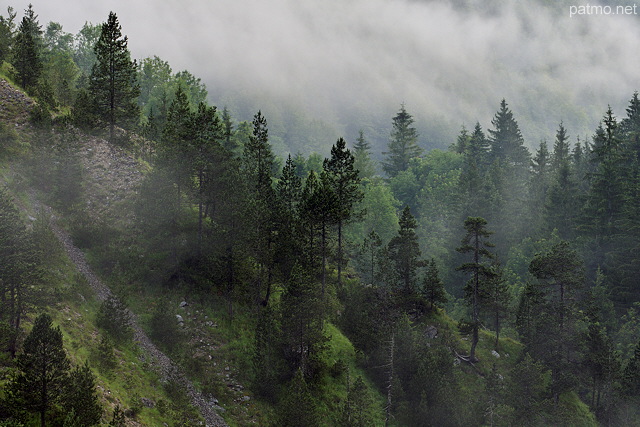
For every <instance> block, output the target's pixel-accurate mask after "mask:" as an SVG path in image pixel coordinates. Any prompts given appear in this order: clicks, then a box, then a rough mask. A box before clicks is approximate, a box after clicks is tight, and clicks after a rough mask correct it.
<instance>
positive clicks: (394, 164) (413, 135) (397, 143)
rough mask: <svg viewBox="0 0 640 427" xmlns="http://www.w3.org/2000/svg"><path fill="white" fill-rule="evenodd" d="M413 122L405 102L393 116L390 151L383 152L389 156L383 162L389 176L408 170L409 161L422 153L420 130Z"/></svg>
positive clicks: (383, 167)
mask: <svg viewBox="0 0 640 427" xmlns="http://www.w3.org/2000/svg"><path fill="white" fill-rule="evenodd" d="M412 124H413V116H411V114H409V113H407V110H406V109H405V107H404V104H402V105H401V106H400V111H399V112H398V114H396V116H395V117H394V118H393V128H392V130H391V140H390V142H389V145H388V150H389V151H387V152H385V153H383V154H385V155H386V156H387V158H386V160H385V161H383V162H382V169H383V170H384V171H385V172H386V174H387V175H388V176H389V178H393V177H395V176H396V175H398V174H399V173H400V172H402V171H405V170H407V169H408V168H409V161H410V160H411V159H412V158H414V157H419V156H420V155H421V154H422V148H420V146H419V145H418V131H417V130H416V128H414V127H412V126H411V125H412Z"/></svg>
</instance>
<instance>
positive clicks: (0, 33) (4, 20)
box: [0, 6, 16, 62]
mask: <svg viewBox="0 0 640 427" xmlns="http://www.w3.org/2000/svg"><path fill="white" fill-rule="evenodd" d="M15 19H16V12H14V10H13V8H12V7H11V6H9V7H7V16H0V62H1V61H4V60H7V59H9V57H10V55H11V49H12V48H13V42H14V40H13V36H14V34H13V33H14V31H15V22H14V21H15Z"/></svg>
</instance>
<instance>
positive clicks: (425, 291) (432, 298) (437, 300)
mask: <svg viewBox="0 0 640 427" xmlns="http://www.w3.org/2000/svg"><path fill="white" fill-rule="evenodd" d="M422 296H423V297H424V298H425V299H426V300H427V301H429V306H430V308H431V309H432V310H433V308H434V307H442V305H443V304H445V303H446V302H447V293H446V291H445V289H444V283H442V280H441V279H440V273H439V272H438V266H437V265H436V260H435V259H433V258H431V259H430V260H429V262H428V263H427V266H426V271H425V274H424V280H423V284H422Z"/></svg>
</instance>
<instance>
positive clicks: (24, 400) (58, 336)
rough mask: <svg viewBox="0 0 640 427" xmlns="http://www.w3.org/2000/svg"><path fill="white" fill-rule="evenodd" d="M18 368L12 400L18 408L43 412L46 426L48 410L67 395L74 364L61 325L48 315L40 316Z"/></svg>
mask: <svg viewBox="0 0 640 427" xmlns="http://www.w3.org/2000/svg"><path fill="white" fill-rule="evenodd" d="M16 367H17V368H18V371H19V372H18V375H17V376H16V377H15V378H14V379H13V381H12V382H11V383H10V385H9V387H8V392H9V394H10V399H11V400H12V401H13V402H14V404H16V405H18V407H21V408H23V409H25V410H27V411H29V412H36V413H39V414H40V426H41V427H44V425H45V420H46V414H47V411H49V410H50V409H51V407H52V405H53V404H54V403H56V402H59V401H60V398H61V397H62V396H63V393H64V390H65V385H66V383H67V377H68V372H69V367H70V365H69V361H68V360H67V355H66V353H65V351H64V348H63V345H62V332H61V331H60V327H55V328H54V327H53V325H52V320H51V317H50V316H49V315H48V314H41V315H39V316H38V317H37V318H36V320H35V322H34V325H33V329H32V330H31V332H30V333H29V335H27V337H26V338H25V341H24V345H23V352H22V353H21V354H20V355H19V356H18V359H17V361H16Z"/></svg>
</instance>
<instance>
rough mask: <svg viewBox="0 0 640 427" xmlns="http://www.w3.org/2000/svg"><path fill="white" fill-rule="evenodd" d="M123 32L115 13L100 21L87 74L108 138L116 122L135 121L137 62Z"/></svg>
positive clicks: (136, 114) (111, 138)
mask: <svg viewBox="0 0 640 427" xmlns="http://www.w3.org/2000/svg"><path fill="white" fill-rule="evenodd" d="M127 44H128V39H127V36H124V37H123V36H122V27H121V25H120V23H119V22H118V17H117V16H116V14H115V13H113V12H109V18H108V20H107V22H106V23H104V24H102V29H101V33H100V38H99V39H98V41H97V43H96V45H95V54H96V62H95V64H94V65H93V68H92V70H91V76H90V78H89V91H90V93H91V95H92V97H93V102H94V108H95V112H96V114H97V115H98V116H99V117H100V118H101V119H102V120H104V121H105V122H106V123H107V125H108V126H109V140H110V141H112V142H113V141H114V139H115V127H116V125H121V126H127V125H129V124H137V122H138V115H139V107H138V104H137V97H138V95H139V94H140V89H139V87H138V84H137V78H136V77H137V65H136V62H135V61H132V60H131V53H130V52H129V49H128V47H127Z"/></svg>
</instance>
